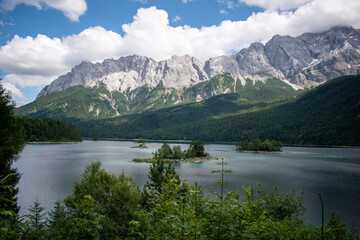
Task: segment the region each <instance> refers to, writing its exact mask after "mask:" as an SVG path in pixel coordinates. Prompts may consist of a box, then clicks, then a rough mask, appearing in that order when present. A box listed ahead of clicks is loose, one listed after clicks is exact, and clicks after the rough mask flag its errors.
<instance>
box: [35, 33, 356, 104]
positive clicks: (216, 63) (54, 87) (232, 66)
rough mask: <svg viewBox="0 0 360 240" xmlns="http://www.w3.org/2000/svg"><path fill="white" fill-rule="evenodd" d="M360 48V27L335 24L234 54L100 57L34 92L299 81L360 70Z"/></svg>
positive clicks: (324, 78)
mask: <svg viewBox="0 0 360 240" xmlns="http://www.w3.org/2000/svg"><path fill="white" fill-rule="evenodd" d="M359 48H360V30H356V29H354V28H351V27H335V28H332V29H330V30H329V31H326V32H322V33H305V34H302V35H300V36H298V37H291V36H280V35H275V36H274V37H273V38H272V39H271V40H270V41H269V42H267V43H266V44H265V46H264V45H263V44H261V43H253V44H251V45H250V47H248V48H245V49H242V50H241V51H239V52H238V53H236V54H234V55H230V56H219V57H215V58H211V59H209V60H207V61H202V60H199V59H197V58H195V57H192V56H190V55H185V56H173V57H171V58H170V59H167V60H163V61H160V62H158V61H155V60H153V59H151V58H148V57H145V56H139V55H131V56H126V57H120V58H119V59H117V60H114V59H106V60H104V61H103V62H102V63H95V64H93V63H90V62H83V63H81V64H79V65H77V66H75V67H74V68H73V69H72V70H71V72H69V73H67V74H66V75H62V76H60V77H58V78H57V79H56V80H54V81H53V82H52V83H51V84H50V85H49V86H46V87H45V88H44V89H43V90H42V91H41V92H40V93H39V95H38V97H41V96H44V95H47V94H50V93H52V92H56V91H64V90H65V89H67V88H69V87H72V86H76V85H84V86H87V87H97V86H100V85H104V86H105V87H106V88H107V89H108V90H109V91H110V92H112V91H119V92H126V91H129V90H130V91H131V90H134V89H137V88H139V87H142V86H144V85H147V86H148V87H149V88H155V87H156V86H158V85H159V84H160V83H162V85H163V86H164V87H165V88H168V89H182V88H183V87H187V86H190V85H195V84H198V83H201V82H204V81H208V80H209V79H210V78H212V77H214V76H216V75H219V74H222V73H229V74H230V75H231V76H232V77H233V78H234V79H239V80H240V81H241V82H242V83H243V84H245V78H251V79H253V80H254V81H255V80H262V81H263V80H265V79H267V78H271V77H275V78H278V79H280V80H283V81H285V82H287V83H292V84H295V85H296V86H297V87H302V86H304V85H306V84H313V83H321V82H324V81H326V80H328V79H330V78H335V77H338V76H341V75H344V74H358V73H360V70H359V69H360V67H359V61H360V51H359V50H358V49H359ZM349 66H350V67H349ZM292 86H294V85H292Z"/></svg>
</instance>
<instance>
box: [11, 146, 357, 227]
mask: <svg viewBox="0 0 360 240" xmlns="http://www.w3.org/2000/svg"><path fill="white" fill-rule="evenodd" d="M134 145H136V144H134V143H132V142H115V141H113V142H112V141H100V142H93V141H84V142H82V143H74V144H28V145H26V146H25V148H24V150H23V152H22V153H21V157H20V158H19V159H18V160H17V162H16V163H15V164H14V166H15V167H17V168H18V171H19V172H20V173H22V176H21V180H20V183H19V189H20V191H19V194H18V201H19V204H20V206H21V210H20V213H21V214H24V213H27V209H28V208H29V206H30V205H32V204H33V202H34V201H35V200H36V198H38V199H39V201H40V202H41V204H42V206H43V207H44V208H45V209H46V210H50V209H51V208H52V207H53V206H54V203H55V201H57V200H63V199H64V198H65V197H66V196H67V195H69V194H71V192H72V184H73V182H74V181H79V180H80V178H81V173H82V172H83V170H84V167H85V166H86V164H87V163H90V162H91V161H94V160H100V161H101V162H102V164H103V167H104V168H105V169H106V170H107V171H108V172H111V173H116V174H121V173H125V174H126V175H129V176H132V177H133V179H134V181H135V182H136V183H137V184H138V185H139V186H140V187H142V186H143V185H144V183H145V182H146V180H147V175H148V170H149V166H150V164H148V163H133V162H131V160H132V159H133V158H146V157H151V156H152V152H155V151H156V150H157V149H158V148H159V147H161V145H162V144H161V143H151V144H148V146H149V148H148V149H137V148H130V147H131V146H134ZM170 145H179V144H170ZM180 145H181V147H182V149H187V148H188V145H187V144H180ZM205 148H206V151H207V152H209V153H210V155H211V156H213V157H226V158H230V159H231V160H230V161H229V162H228V166H227V169H231V170H233V171H234V173H232V174H229V175H227V176H226V180H228V181H229V184H228V185H227V186H226V190H227V191H231V190H237V191H239V192H241V191H242V186H243V185H245V186H248V185H251V184H261V185H262V186H263V187H264V188H265V189H268V190H270V189H273V188H274V186H278V188H279V190H280V191H281V192H290V191H291V190H292V189H294V188H295V189H296V190H297V191H298V192H300V191H301V190H305V195H304V197H305V199H304V204H305V205H306V206H307V209H308V210H307V211H306V215H305V216H304V218H305V219H306V220H308V221H312V222H314V223H316V224H319V223H320V220H321V210H320V209H321V208H320V201H319V197H318V193H319V192H320V193H321V194H322V197H323V201H324V205H325V215H328V213H329V211H331V210H333V211H338V212H339V213H340V215H341V217H342V219H343V220H344V221H345V222H346V223H347V224H350V223H351V221H352V219H354V220H356V221H357V223H358V224H360V219H359V216H360V149H358V148H309V147H307V148H303V147H283V153H240V152H236V151H235V147H234V145H223V144H210V145H206V146H205ZM217 162H218V161H209V162H204V163H185V164H181V165H180V164H178V165H176V171H177V172H178V173H179V174H180V176H181V178H182V179H187V180H188V181H189V182H190V183H194V182H198V183H200V184H201V186H202V187H203V188H204V189H205V190H213V191H219V186H218V185H217V184H216V181H219V179H216V178H217V176H216V175H214V174H211V173H210V172H211V171H212V170H218V169H219V165H217V164H216V163H217Z"/></svg>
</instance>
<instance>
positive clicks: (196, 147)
mask: <svg viewBox="0 0 360 240" xmlns="http://www.w3.org/2000/svg"><path fill="white" fill-rule="evenodd" d="M208 155H209V154H208V153H207V152H205V147H204V143H203V142H202V141H201V140H196V141H193V142H191V144H190V146H189V149H188V150H187V152H186V157H188V158H197V157H207V156H208Z"/></svg>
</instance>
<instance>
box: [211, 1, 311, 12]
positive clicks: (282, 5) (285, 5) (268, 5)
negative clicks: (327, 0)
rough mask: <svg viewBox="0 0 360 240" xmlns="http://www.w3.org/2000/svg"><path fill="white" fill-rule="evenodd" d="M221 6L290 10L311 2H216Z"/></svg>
mask: <svg viewBox="0 0 360 240" xmlns="http://www.w3.org/2000/svg"><path fill="white" fill-rule="evenodd" d="M217 1H218V2H219V3H221V4H225V5H226V6H227V7H228V8H230V9H234V8H236V7H239V6H241V4H246V5H248V6H256V7H261V8H264V9H267V10H277V9H279V10H291V9H297V8H298V7H301V6H303V5H304V4H306V3H309V2H311V1H313V0H285V1H284V0H217Z"/></svg>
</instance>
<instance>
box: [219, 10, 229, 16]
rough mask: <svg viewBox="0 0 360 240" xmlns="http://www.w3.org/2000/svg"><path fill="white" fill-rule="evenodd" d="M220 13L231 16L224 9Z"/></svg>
mask: <svg viewBox="0 0 360 240" xmlns="http://www.w3.org/2000/svg"><path fill="white" fill-rule="evenodd" d="M220 13H221V14H224V15H228V14H229V13H228V12H227V11H225V10H224V9H221V10H220Z"/></svg>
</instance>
